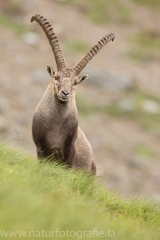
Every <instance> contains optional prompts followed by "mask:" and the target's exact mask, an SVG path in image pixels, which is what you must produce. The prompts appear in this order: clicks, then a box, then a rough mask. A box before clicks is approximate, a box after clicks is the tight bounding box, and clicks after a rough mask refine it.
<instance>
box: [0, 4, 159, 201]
mask: <svg viewBox="0 0 160 240" xmlns="http://www.w3.org/2000/svg"><path fill="white" fill-rule="evenodd" d="M36 13H38V14H41V15H43V16H45V17H46V18H47V19H48V20H49V21H50V23H51V24H52V25H53V27H54V31H55V33H56V35H57V36H58V38H59V41H60V46H61V48H62V50H63V52H64V55H65V58H66V61H67V64H68V67H72V66H73V65H74V64H75V63H76V62H77V61H79V60H80V59H81V58H82V57H83V55H84V54H85V53H87V52H88V50H90V48H91V47H92V46H93V45H95V44H96V43H97V41H98V40H100V39H101V38H102V37H103V36H104V35H106V34H108V33H110V32H114V33H115V36H116V38H115V41H114V42H110V43H109V44H108V45H107V46H106V47H104V48H103V50H101V51H100V52H99V53H98V55H96V56H95V57H94V59H93V60H92V61H91V62H90V63H89V64H88V65H87V67H86V68H85V69H84V71H83V73H88V74H89V76H90V77H89V79H88V80H87V81H86V82H84V83H83V84H81V85H79V86H78V91H77V105H78V110H79V122H80V126H81V128H82V129H83V130H84V132H85V133H86V135H87V137H88V139H89V141H90V142H91V145H92V147H93V152H94V157H95V161H96V164H97V166H98V175H99V179H100V181H102V182H103V184H104V185H105V187H106V188H107V189H110V190H112V191H115V192H118V193H119V194H121V195H122V196H124V197H126V198H128V197H131V196H144V197H147V198H153V199H155V200H157V201H160V161H159V158H160V64H159V62H160V25H159V23H160V1H159V0H152V1H151V0H111V1H106V0H94V1H93V0H57V1H56V0H45V1H44V0H32V1H28V0H23V1H21V0H5V1H3V0H0V32H1V37H0V140H1V141H3V142H4V143H5V144H8V145H12V146H14V147H16V148H18V149H23V150H24V151H26V152H29V153H31V154H33V155H34V156H36V148H35V145H34V143H33V141H32V134H31V124H32V116H33V112H34V109H35V107H36V105H37V103H38V102H39V100H40V99H41V97H42V95H43V93H44V91H45V89H46V87H47V85H48V84H49V81H50V77H49V75H48V73H47V71H46V64H50V65H51V66H52V67H53V68H54V69H55V70H56V65H55V60H54V57H53V53H52V51H51V48H50V45H49V43H48V40H47V38H46V37H45V35H44V32H43V31H42V29H41V28H40V27H39V25H38V24H37V23H36V22H33V23H31V22H30V19H31V17H32V15H35V14H36Z"/></svg>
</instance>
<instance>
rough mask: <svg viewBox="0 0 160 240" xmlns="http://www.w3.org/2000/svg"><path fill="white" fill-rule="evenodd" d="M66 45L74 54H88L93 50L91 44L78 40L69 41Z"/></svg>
mask: <svg viewBox="0 0 160 240" xmlns="http://www.w3.org/2000/svg"><path fill="white" fill-rule="evenodd" d="M65 45H66V49H68V50H70V51H71V52H73V53H87V52H88V51H89V50H90V49H91V48H92V46H91V45H90V44H88V43H86V42H83V41H80V40H76V39H70V40H67V41H66V42H65Z"/></svg>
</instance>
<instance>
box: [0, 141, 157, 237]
mask: <svg viewBox="0 0 160 240" xmlns="http://www.w3.org/2000/svg"><path fill="white" fill-rule="evenodd" d="M0 212H1V214H0V234H1V236H2V234H11V232H10V233H9V232H7V231H13V232H12V233H13V234H17V235H16V239H19V238H18V236H19V234H27V235H29V236H30V238H29V239H35V238H36V237H39V239H52V238H51V237H49V236H50V235H49V234H54V236H59V237H58V238H57V239H60V238H61V237H60V235H61V236H62V235H64V234H66V235H67V234H68V236H69V234H71V235H72V236H73V235H74V236H75V237H74V238H73V239H88V238H89V236H90V238H91V236H92V238H91V239H101V238H102V239H103V238H104V235H103V234H105V238H104V239H123V240H124V239H127V240H134V239H135V240H141V239H146V240H147V239H148V240H150V239H154V240H156V239H157V240H159V238H160V206H158V205H157V204H155V203H153V202H151V201H144V200H142V199H137V200H135V199H131V200H128V201H126V200H124V199H123V198H121V197H119V196H117V195H115V194H113V193H111V192H107V191H106V190H105V189H104V188H103V187H102V186H101V185H99V184H97V183H96V181H95V179H94V177H91V176H88V175H87V174H85V173H83V172H80V171H74V170H66V169H65V168H64V167H62V166H58V165H56V164H49V163H37V162H36V161H35V160H34V159H32V158H31V157H30V156H27V155H25V154H22V153H20V152H19V151H17V150H12V149H9V148H8V147H6V146H5V145H2V144H1V146H0ZM3 231H5V232H3ZM17 231H19V232H17ZM53 231H55V232H53ZM67 231H68V233H67ZM58 234H59V235H58ZM93 234H94V236H93ZM98 234H101V236H103V237H100V236H99V237H97V236H98ZM46 235H48V238H47V237H45V238H44V236H46ZM82 235H83V237H82ZM5 239H10V237H6V238H5ZM64 239H72V238H71V237H68V238H67V237H65V238H64Z"/></svg>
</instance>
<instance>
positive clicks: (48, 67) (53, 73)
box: [47, 64, 55, 78]
mask: <svg viewBox="0 0 160 240" xmlns="http://www.w3.org/2000/svg"><path fill="white" fill-rule="evenodd" d="M47 71H48V73H49V75H51V77H52V78H54V75H55V72H54V71H53V68H52V67H50V66H49V65H48V64H47Z"/></svg>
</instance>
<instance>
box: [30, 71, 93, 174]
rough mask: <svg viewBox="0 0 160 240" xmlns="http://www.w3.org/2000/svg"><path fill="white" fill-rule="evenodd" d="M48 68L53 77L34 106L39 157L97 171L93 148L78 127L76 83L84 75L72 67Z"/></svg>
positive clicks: (34, 133) (33, 130)
mask: <svg viewBox="0 0 160 240" xmlns="http://www.w3.org/2000/svg"><path fill="white" fill-rule="evenodd" d="M48 68H49V73H50V74H51V76H52V77H53V80H51V82H50V84H49V86H48V88H47V90H46V92H45V94H44V96H43V98H42V99H41V101H40V102H39V104H38V106H37V107H36V109H35V112H34V117H33V125H32V132H33V139H34V142H35V144H36V146H37V155H38V158H39V159H41V158H44V157H50V158H51V156H52V159H55V158H58V159H60V161H61V162H62V163H66V164H67V165H69V166H70V167H73V168H77V169H83V170H86V171H89V172H92V173H93V174H96V166H95V163H94V160H93V154H92V148H91V146H90V144H89V142H88V140H87V138H86V136H85V135H84V133H83V131H82V130H81V129H80V128H79V127H78V115H77V107H76V102H75V92H76V86H77V84H78V83H79V81H82V80H84V79H83V78H87V76H84V77H80V78H78V77H76V76H74V74H73V72H72V70H71V69H67V71H65V72H58V73H54V72H53V69H52V68H50V67H48ZM57 78H59V80H56V79H57ZM62 91H66V92H68V93H69V96H68V97H67V98H66V99H61V98H60V96H61V92H62ZM62 100H64V101H63V102H62Z"/></svg>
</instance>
